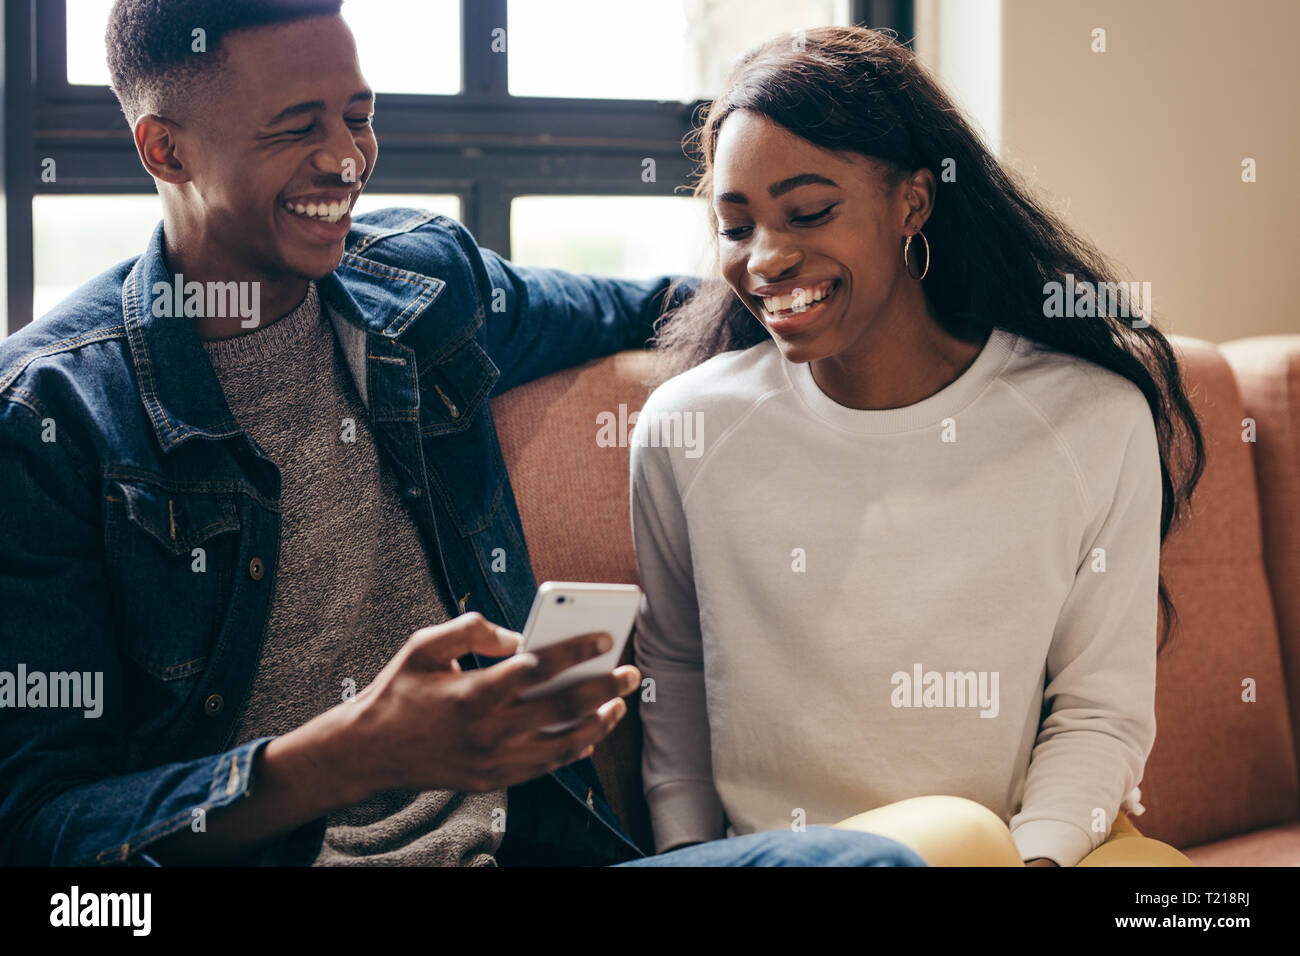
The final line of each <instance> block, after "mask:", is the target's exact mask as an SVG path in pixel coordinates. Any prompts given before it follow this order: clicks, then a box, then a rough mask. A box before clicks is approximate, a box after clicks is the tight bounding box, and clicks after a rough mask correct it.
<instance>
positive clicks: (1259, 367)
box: [493, 335, 1300, 866]
mask: <svg viewBox="0 0 1300 956" xmlns="http://www.w3.org/2000/svg"><path fill="white" fill-rule="evenodd" d="M1172 342H1173V344H1174V347H1175V350H1176V351H1177V353H1178V355H1179V360H1180V363H1181V366H1182V370H1183V375H1184V378H1185V382H1186V385H1187V388H1188V391H1189V393H1190V395H1191V397H1192V401H1193V405H1194V407H1195V409H1196V412H1197V414H1198V416H1199V417H1200V420H1201V425H1202V429H1203V431H1204V435H1205V442H1206V458H1207V463H1206V470H1205V473H1204V477H1203V478H1202V480H1201V483H1200V485H1199V486H1198V488H1197V490H1196V493H1195V495H1194V497H1193V501H1192V516H1191V518H1190V520H1188V521H1187V522H1186V523H1185V524H1184V525H1183V526H1182V527H1180V528H1179V529H1178V530H1176V531H1175V532H1174V533H1173V534H1171V535H1170V536H1169V538H1168V539H1167V540H1166V542H1165V546H1164V550H1163V552H1162V560H1161V569H1162V573H1163V575H1164V578H1165V581H1166V585H1167V587H1168V589H1169V594H1170V597H1171V598H1172V599H1173V602H1174V605H1175V608H1176V613H1177V627H1176V629H1175V630H1174V632H1173V634H1172V637H1171V639H1170V641H1169V642H1168V643H1167V645H1166V646H1165V648H1164V649H1163V650H1162V652H1161V653H1160V656H1159V658H1158V676H1157V686H1156V720H1157V735H1156V742H1155V746H1154V748H1153V749H1152V752H1151V756H1150V758H1149V760H1148V762H1147V766H1146V773H1145V776H1144V777H1143V780H1142V783H1141V791H1142V801H1141V802H1142V805H1143V807H1144V810H1145V812H1143V813H1142V814H1141V815H1139V816H1137V817H1136V818H1134V820H1133V822H1134V823H1135V825H1136V826H1137V828H1138V829H1139V831H1140V832H1141V833H1142V834H1144V835H1146V836H1150V837H1154V838H1156V839H1159V840H1163V841H1165V842H1167V843H1170V844H1172V845H1173V846H1175V847H1178V848H1179V849H1180V850H1182V851H1183V852H1184V853H1186V854H1187V856H1188V857H1189V858H1190V859H1191V860H1192V861H1193V863H1195V864H1196V865H1198V866H1279V865H1280V866H1288V865H1300V787H1298V784H1297V763H1298V762H1300V750H1298V749H1297V747H1298V745H1300V544H1298V542H1300V335H1287V336H1269V337H1257V338H1249V339H1242V340H1240V341H1236V342H1231V343H1227V344H1224V345H1218V346H1216V345H1212V344H1210V343H1208V342H1203V341H1200V340H1196V339H1190V338H1183V337H1179V336H1174V337H1172ZM653 361H654V357H653V355H652V353H650V352H648V351H634V352H624V353H621V354H618V355H613V356H610V357H608V358H604V359H600V360H598V361H595V362H591V363H588V364H587V365H584V366H582V367H580V368H576V369H569V370H567V371H564V372H560V373H557V374H554V375H551V376H548V377H546V378H543V379H540V380H538V381H536V382H532V383H529V384H527V385H525V386H522V387H520V388H516V389H514V390H512V391H510V392H507V393H505V394H503V395H501V396H498V397H497V398H496V399H494V401H493V412H494V415H495V416H496V420H497V427H498V431H499V434H500V438H501V447H502V453H503V455H504V456H505V460H506V464H507V466H508V468H509V470H510V475H511V480H512V482H513V484H514V489H515V495H516V498H517V501H518V505H519V509H520V513H521V516H522V518H523V525H524V531H525V534H526V537H527V542H528V548H529V551H530V554H531V557H532V561H533V567H534V570H535V572H536V576H537V580H538V581H545V580H567V581H608V582H629V583H635V582H636V581H637V573H636V560H635V556H634V554H633V550H632V537H631V530H630V523H629V517H628V479H627V475H628V454H629V452H628V448H627V446H626V443H625V442H624V441H621V440H620V441H619V442H617V444H611V443H610V442H609V441H608V440H602V441H600V442H598V441H597V415H598V414H599V413H601V412H609V413H612V414H613V416H614V418H615V419H616V420H617V421H619V422H624V421H626V416H627V415H628V414H630V413H631V412H633V411H636V410H637V409H639V408H640V407H641V404H642V402H643V401H644V399H645V397H646V395H647V394H648V392H649V385H648V382H649V381H650V379H651V377H652V375H653V372H654V368H653ZM620 406H621V407H622V408H620ZM1252 421H1253V434H1252V433H1251V431H1250V427H1251V422H1252ZM603 437H607V434H606V436H603ZM620 437H621V438H625V437H628V436H626V434H624V435H623V436H620ZM1252 438H1253V440H1249V439H1252ZM627 659H628V660H631V647H630V646H629V650H628V654H627ZM1288 690H1289V691H1290V696H1289V697H1288ZM629 706H630V710H629V714H628V716H627V717H626V718H625V719H624V720H623V721H622V723H621V724H620V725H619V727H618V728H617V729H616V730H615V731H614V733H613V734H611V735H610V737H609V738H608V739H607V740H606V741H605V742H604V743H603V744H602V745H601V746H599V747H598V748H597V750H596V753H595V755H594V759H595V762H596V767H597V770H598V772H599V774H600V777H601V782H602V784H603V786H604V788H605V791H606V795H607V797H608V799H609V802H610V804H611V806H612V807H613V809H614V811H615V812H616V813H617V814H618V815H619V817H620V819H622V820H623V822H624V824H625V826H626V828H627V830H628V832H629V833H630V834H631V835H632V836H633V838H634V839H636V840H637V841H638V842H639V843H641V844H642V845H643V846H647V847H648V846H650V845H651V843H652V841H651V836H650V828H649V816H648V813H647V810H646V806H645V801H644V798H643V796H642V792H641V780H640V733H641V730H640V724H639V721H638V719H637V708H636V697H635V695H634V696H633V697H632V698H630V699H629ZM863 809H868V808H865V807H864V808H863Z"/></svg>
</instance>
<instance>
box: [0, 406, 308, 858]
mask: <svg viewBox="0 0 1300 956" xmlns="http://www.w3.org/2000/svg"><path fill="white" fill-rule="evenodd" d="M24 401H30V402H32V403H33V404H34V403H35V399H34V398H30V399H25V400H24ZM24 401H17V400H11V401H5V402H4V403H3V404H2V405H0V500H3V501H5V503H6V510H7V513H8V515H9V517H8V518H7V520H5V521H3V522H0V607H2V608H4V614H3V616H0V620H2V621H3V624H0V628H2V629H3V630H2V631H0V634H2V637H0V647H2V648H3V654H4V656H3V669H4V670H7V671H10V672H14V671H16V670H17V668H18V665H20V664H21V665H22V666H23V667H24V668H25V670H26V672H27V673H28V674H32V673H38V672H39V673H43V674H47V675H48V674H52V673H56V672H61V673H72V674H76V675H81V674H91V675H95V676H92V681H94V680H96V679H98V675H102V684H100V685H99V688H100V689H99V700H98V701H97V702H96V706H95V707H94V708H92V709H90V710H88V709H87V708H68V707H40V708H15V707H5V708H4V709H3V710H2V711H0V861H2V862H3V863H6V864H55V865H84V864H96V863H120V862H127V861H129V860H131V859H133V858H134V857H136V856H137V854H138V853H139V852H140V850H141V849H142V848H144V847H146V846H148V845H149V843H150V842H152V840H154V839H156V838H157V837H158V836H159V835H165V834H167V833H170V832H172V831H174V830H177V829H181V828H184V829H189V828H190V827H191V825H192V824H193V822H194V821H195V820H196V819H199V818H201V817H202V816H204V815H206V814H207V813H208V812H210V811H212V810H216V809H218V808H220V807H221V806H224V805H226V804H228V803H230V802H232V801H234V800H237V799H239V798H240V797H242V796H243V795H244V794H245V792H246V791H247V787H248V780H249V773H248V768H249V765H250V763H252V761H253V759H254V757H255V756H256V754H257V752H258V751H259V750H260V749H261V748H262V747H263V746H265V745H266V743H267V739H262V740H255V741H249V742H248V743H246V744H244V745H243V746H240V747H237V748H235V749H233V750H230V751H227V752H225V753H220V754H213V755H211V756H207V757H203V758H200V759H197V760H191V761H186V762H180V763H171V764H167V765H165V766H161V767H156V768H152V769H149V770H143V771H139V772H136V773H131V774H122V773H121V771H122V766H123V763H124V761H125V754H126V751H127V743H128V742H127V740H126V726H127V718H126V713H127V708H126V702H125V700H124V693H125V691H124V688H125V677H124V674H123V672H122V663H121V659H120V657H119V654H118V645H117V641H116V637H115V625H114V620H113V613H112V602H111V596H110V594H109V593H108V581H107V577H106V575H105V571H104V564H103V553H102V546H101V537H102V534H101V530H100V526H99V502H98V500H97V498H98V494H99V489H98V485H97V482H96V478H95V472H94V469H93V467H92V466H91V465H90V463H89V461H88V460H87V459H86V457H85V456H84V455H83V454H79V453H78V452H77V451H76V449H75V442H74V439H73V437H72V435H71V434H70V431H69V429H70V425H69V424H68V423H66V422H60V423H58V424H59V430H58V431H57V432H55V433H54V434H55V435H56V436H57V439H56V440H55V441H50V442H46V441H42V435H43V431H44V430H43V428H42V421H43V420H44V418H45V417H46V416H44V415H43V414H41V413H39V412H38V411H37V410H36V408H35V407H31V406H29V405H28V404H25V403H24ZM83 703H84V701H83ZM96 710H97V711H98V713H95V711H96ZM196 810H197V811H201V813H199V814H196V813H195V811H196ZM297 836H298V838H299V842H300V843H301V842H304V841H305V842H310V838H311V837H310V834H298V835H297ZM284 849H285V847H268V848H266V852H267V856H266V859H267V860H269V861H276V862H293V859H292V853H290V854H289V857H288V858H286V857H283V856H279V855H277V854H278V853H279V852H280V851H281V850H284ZM300 849H301V848H300ZM301 852H306V850H305V849H301ZM312 852H314V851H312Z"/></svg>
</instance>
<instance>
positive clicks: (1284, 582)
mask: <svg viewBox="0 0 1300 956" xmlns="http://www.w3.org/2000/svg"><path fill="white" fill-rule="evenodd" d="M1219 351H1220V352H1222V353H1223V355H1224V357H1225V358H1227V360H1228V364H1229V365H1231V366H1232V371H1233V373H1234V374H1235V375H1236V376H1237V384H1238V386H1239V387H1240V388H1241V397H1242V401H1243V402H1244V403H1245V411H1246V414H1247V415H1249V416H1250V417H1251V418H1253V419H1254V420H1255V426H1256V429H1257V434H1256V438H1255V445H1254V452H1255V456H1254V458H1255V480H1256V483H1257V485H1258V488H1259V499H1260V505H1261V508H1262V510H1263V515H1264V520H1263V528H1262V530H1263V536H1264V564H1265V567H1266V568H1267V570H1268V578H1269V583H1270V585H1271V586H1272V592H1273V606H1274V609H1275V610H1276V612H1277V624H1278V632H1279V635H1280V637H1281V643H1282V661H1283V666H1284V670H1285V673H1286V683H1287V692H1288V696H1289V699H1290V704H1291V727H1292V730H1293V732H1294V731H1295V729H1296V728H1300V335H1267V336H1258V337H1256V338H1250V339H1241V340H1239V341H1236V342H1228V343H1227V344H1225V345H1221V346H1219ZM1294 736H1295V737H1296V741H1295V742H1296V748H1297V749H1296V761H1297V763H1300V733H1296V734H1294Z"/></svg>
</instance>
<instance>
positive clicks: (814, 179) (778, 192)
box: [715, 173, 840, 206]
mask: <svg viewBox="0 0 1300 956" xmlns="http://www.w3.org/2000/svg"><path fill="white" fill-rule="evenodd" d="M814 185H815V186H834V187H835V188H836V189H839V188H840V187H839V183H837V182H835V180H833V179H827V178H826V177H825V176H821V175H819V174H817V173H800V174H799V175H798V176H791V177H790V178H789V179H783V180H781V181H780V182H779V183H773V184H772V185H770V186H768V187H767V194H768V195H769V196H771V197H772V198H773V199H775V198H777V197H778V196H784V195H785V194H786V193H788V192H789V191H790V190H792V189H798V188H799V187H800V186H814ZM715 201H716V202H719V203H731V204H733V205H737V206H748V205H749V199H747V198H746V196H745V194H744V193H736V192H725V193H719V194H718V198H717V199H716V200H715Z"/></svg>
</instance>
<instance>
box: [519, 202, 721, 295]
mask: <svg viewBox="0 0 1300 956" xmlns="http://www.w3.org/2000/svg"><path fill="white" fill-rule="evenodd" d="M510 247H511V258H512V259H513V260H514V261H515V262H518V263H519V264H521V265H530V266H550V267H552V268H556V269H568V270H569V271H571V272H593V273H596V274H598V275H608V276H617V277H619V278H626V279H643V278H648V277H650V276H655V275H663V274H666V273H672V274H680V273H690V274H693V275H699V274H701V273H702V272H707V271H709V270H710V269H711V263H712V257H713V252H712V246H711V244H710V241H709V224H708V218H707V212H706V210H705V208H704V204H703V203H702V202H701V201H699V200H696V199H691V198H687V197H679V196H521V197H519V198H518V199H516V200H514V202H512V203H511V204H510Z"/></svg>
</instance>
